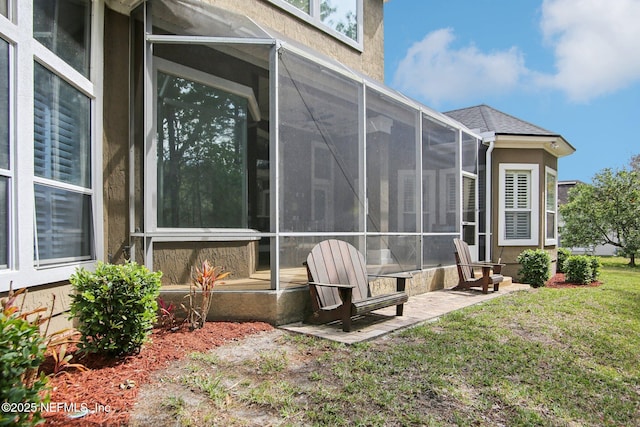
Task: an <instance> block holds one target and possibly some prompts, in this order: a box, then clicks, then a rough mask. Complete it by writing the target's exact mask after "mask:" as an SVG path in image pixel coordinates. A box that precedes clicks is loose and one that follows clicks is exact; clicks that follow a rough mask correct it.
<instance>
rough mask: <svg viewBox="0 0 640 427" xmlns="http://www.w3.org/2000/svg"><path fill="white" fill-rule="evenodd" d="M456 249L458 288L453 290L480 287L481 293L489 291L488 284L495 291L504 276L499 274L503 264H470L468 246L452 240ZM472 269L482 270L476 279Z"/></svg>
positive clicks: (461, 241)
mask: <svg viewBox="0 0 640 427" xmlns="http://www.w3.org/2000/svg"><path fill="white" fill-rule="evenodd" d="M453 244H454V246H455V248H456V252H455V257H456V265H457V267H458V279H459V283H458V286H456V287H455V288H453V289H454V290H467V289H469V288H472V287H481V288H482V293H485V294H486V293H487V292H488V291H489V284H492V285H493V290H494V291H497V290H498V287H499V286H500V282H502V281H503V280H504V276H502V274H500V272H501V270H502V266H503V265H504V264H500V263H491V262H472V261H471V252H470V251H469V245H467V243H466V242H465V241H463V240H460V239H453ZM474 268H480V269H482V276H481V277H476V275H475V273H474V271H473V270H474Z"/></svg>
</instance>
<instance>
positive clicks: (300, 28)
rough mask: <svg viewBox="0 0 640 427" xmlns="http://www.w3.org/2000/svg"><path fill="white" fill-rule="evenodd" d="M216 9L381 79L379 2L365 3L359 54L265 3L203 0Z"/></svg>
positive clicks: (380, 14) (380, 19)
mask: <svg viewBox="0 0 640 427" xmlns="http://www.w3.org/2000/svg"><path fill="white" fill-rule="evenodd" d="M206 1H208V2H209V3H212V4H214V5H215V6H216V7H221V8H224V9H228V10H232V11H235V12H238V13H241V14H243V15H246V16H248V17H249V18H251V19H253V20H254V21H255V22H256V23H258V24H261V25H264V26H266V27H269V28H271V29H273V30H276V31H278V32H279V33H282V34H283V35H285V36H287V37H289V38H291V39H293V40H296V41H297V42H300V43H302V44H304V45H306V46H309V47H311V48H312V49H314V50H316V51H318V52H320V53H323V54H325V55H327V56H329V57H331V58H333V59H336V60H338V61H340V62H342V63H343V64H345V65H348V66H350V67H352V68H354V69H356V70H358V71H360V72H361V73H363V74H365V75H368V76H370V77H371V78H374V79H376V80H378V81H383V80H384V28H383V4H382V3H383V2H382V0H364V1H363V7H364V40H363V46H364V51H363V52H360V51H358V50H357V49H354V48H352V47H350V46H348V45H347V44H345V43H343V42H341V41H339V40H337V39H336V38H335V37H332V36H331V35H329V34H327V33H325V32H324V31H322V30H320V29H318V28H316V27H314V26H312V25H310V24H308V23H307V22H305V21H303V20H301V19H298V18H297V17H295V16H293V15H292V14H290V13H288V12H286V11H284V10H282V9H280V8H279V7H277V6H274V5H273V4H272V3H269V2H268V1H265V0H260V1H256V0H215V1H214V0H206Z"/></svg>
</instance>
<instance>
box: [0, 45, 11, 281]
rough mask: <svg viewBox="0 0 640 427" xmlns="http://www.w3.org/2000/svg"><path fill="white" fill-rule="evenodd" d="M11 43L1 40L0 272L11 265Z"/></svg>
mask: <svg viewBox="0 0 640 427" xmlns="http://www.w3.org/2000/svg"><path fill="white" fill-rule="evenodd" d="M9 100H10V97H9V43H7V42H6V41H4V40H2V39H0V270H1V269H6V268H7V267H8V265H9V239H8V238H7V237H8V236H9V220H8V219H9V212H10V211H9V184H10V182H11V181H10V180H11V166H12V165H11V163H10V162H9V155H10V151H9V149H10V139H9V105H10V101H9Z"/></svg>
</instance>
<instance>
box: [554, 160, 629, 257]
mask: <svg viewBox="0 0 640 427" xmlns="http://www.w3.org/2000/svg"><path fill="white" fill-rule="evenodd" d="M634 162H635V163H634ZM630 166H631V167H630V168H629V169H627V168H623V169H619V170H612V169H608V168H607V169H604V170H603V171H602V172H599V173H597V174H596V175H595V176H594V177H593V180H592V184H578V185H576V186H575V187H574V188H573V189H571V190H570V191H569V202H568V203H567V204H566V205H564V206H561V207H560V214H561V215H562V218H563V219H564V222H565V223H564V226H563V227H562V238H563V244H564V245H565V246H569V247H571V246H596V245H600V244H606V243H608V244H611V245H613V246H616V247H617V248H619V252H620V254H621V255H623V256H626V257H628V258H630V262H629V265H631V266H635V265H636V264H635V257H636V255H637V254H638V252H639V251H640V155H636V156H634V157H633V158H632V159H631V162H630Z"/></svg>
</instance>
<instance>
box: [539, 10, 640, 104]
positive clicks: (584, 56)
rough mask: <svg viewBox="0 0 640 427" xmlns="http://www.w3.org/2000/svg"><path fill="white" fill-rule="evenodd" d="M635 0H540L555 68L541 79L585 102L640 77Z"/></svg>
mask: <svg viewBox="0 0 640 427" xmlns="http://www.w3.org/2000/svg"><path fill="white" fill-rule="evenodd" d="M639 23H640V0H609V1H604V0H545V1H544V2H543V5H542V21H541V24H540V25H541V28H542V32H543V34H544V36H545V39H546V41H547V42H549V43H550V44H551V46H552V47H553V49H554V51H555V58H556V73H555V74H554V75H548V76H544V77H543V78H542V79H541V80H540V82H539V83H540V84H544V85H549V86H551V87H555V88H557V89H560V90H562V91H564V92H566V94H567V95H568V96H569V98H570V99H572V100H574V101H578V102H584V101H588V100H590V99H593V98H596V97H598V96H600V95H604V94H607V93H610V92H614V91H616V90H619V89H622V88H624V87H626V86H628V85H630V84H632V83H633V82H635V81H638V80H640V25H639Z"/></svg>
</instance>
